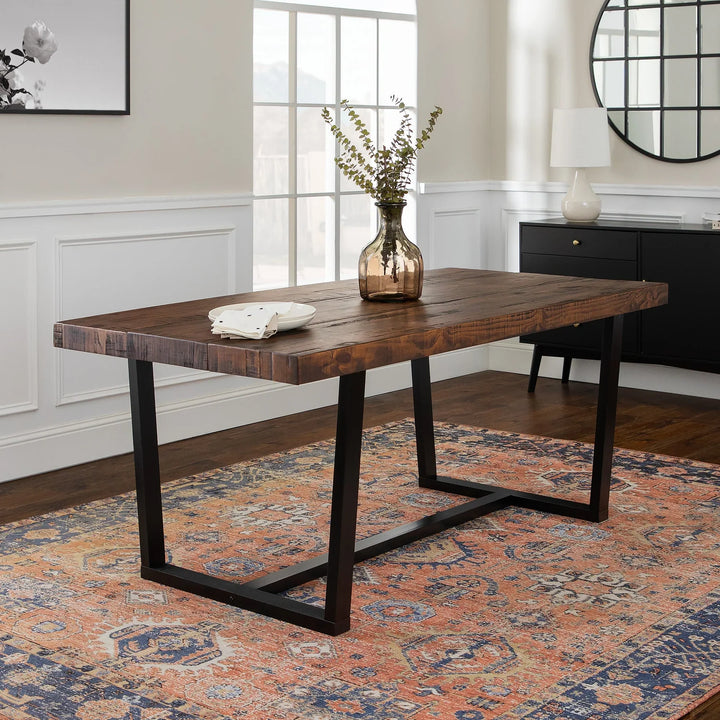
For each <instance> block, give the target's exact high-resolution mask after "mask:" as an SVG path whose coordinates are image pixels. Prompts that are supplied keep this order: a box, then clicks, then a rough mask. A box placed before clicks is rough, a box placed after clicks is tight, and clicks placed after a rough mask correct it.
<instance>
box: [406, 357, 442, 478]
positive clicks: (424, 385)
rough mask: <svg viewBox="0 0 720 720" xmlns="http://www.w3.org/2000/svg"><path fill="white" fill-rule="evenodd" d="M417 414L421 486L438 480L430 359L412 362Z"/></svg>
mask: <svg viewBox="0 0 720 720" xmlns="http://www.w3.org/2000/svg"><path fill="white" fill-rule="evenodd" d="M410 368H411V372H412V386H413V407H414V412H415V442H416V445H417V459H418V476H419V478H420V486H421V487H422V485H423V481H424V480H436V479H437V468H436V462H435V461H436V458H435V431H434V428H433V411H432V390H431V387H430V358H426V357H425V358H419V359H417V360H412V361H411V362H410Z"/></svg>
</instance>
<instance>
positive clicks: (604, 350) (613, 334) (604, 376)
mask: <svg viewBox="0 0 720 720" xmlns="http://www.w3.org/2000/svg"><path fill="white" fill-rule="evenodd" d="M622 327H623V316H622V315H617V316H615V317H610V318H607V319H606V320H605V322H604V326H603V335H602V346H601V351H600V385H599V387H598V401H597V419H596V421H595V450H594V453H593V468H592V485H591V488H590V513H591V518H590V519H591V520H594V521H595V522H600V521H601V520H605V519H607V516H608V506H609V502H610V481H611V475H612V459H613V443H614V441H615V416H616V413H617V397H618V377H619V374H620V351H621V349H622Z"/></svg>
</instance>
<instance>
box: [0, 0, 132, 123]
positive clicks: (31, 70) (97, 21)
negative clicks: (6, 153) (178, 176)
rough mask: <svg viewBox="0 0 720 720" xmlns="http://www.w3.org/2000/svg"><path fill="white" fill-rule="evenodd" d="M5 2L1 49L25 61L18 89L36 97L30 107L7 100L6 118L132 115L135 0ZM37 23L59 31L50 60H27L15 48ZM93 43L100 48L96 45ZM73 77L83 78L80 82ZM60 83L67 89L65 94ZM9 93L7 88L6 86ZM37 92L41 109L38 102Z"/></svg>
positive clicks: (20, 47) (2, 110) (3, 110)
mask: <svg viewBox="0 0 720 720" xmlns="http://www.w3.org/2000/svg"><path fill="white" fill-rule="evenodd" d="M2 2H3V7H4V8H5V9H4V11H3V13H4V21H3V24H2V28H0V49H2V50H4V51H5V55H6V58H11V60H12V62H13V63H16V64H17V63H22V67H19V68H18V71H16V72H19V73H22V77H21V80H22V83H21V85H18V87H22V88H23V89H25V90H27V91H28V93H27V94H26V95H24V97H25V98H27V96H28V95H29V96H30V98H31V99H28V101H27V106H23V105H22V104H21V103H19V102H18V103H16V104H5V105H4V106H2V107H0V116H2V115H129V114H130V0H74V2H72V3H58V2H56V1H55V2H53V0H2ZM69 8H71V9H72V10H73V12H74V13H75V16H76V17H73V14H72V13H70V12H68V9H69ZM24 18H27V20H25V19H24ZM46 18H47V19H46ZM21 19H22V23H21V22H20V20H21ZM13 21H14V23H13ZM36 21H40V22H43V23H45V24H46V25H47V27H48V28H49V29H50V30H51V31H53V33H54V35H55V37H56V39H57V44H58V49H57V52H56V53H55V54H54V55H53V56H52V57H50V59H49V60H47V61H46V63H44V64H42V63H40V62H37V61H34V62H33V61H27V62H24V63H23V59H24V58H23V57H22V56H20V55H18V54H17V53H15V54H13V52H12V51H13V50H21V51H22V50H23V32H24V28H25V27H27V26H30V25H32V24H33V23H34V22H36ZM74 21H76V22H74ZM8 34H10V37H7V35H8ZM93 43H96V49H95V50H92V49H90V48H92V44H93ZM3 67H7V66H4V65H0V71H1V70H2V68H3ZM73 77H77V78H78V81H77V83H75V85H73V79H72V78H73ZM51 83H54V84H52V85H51ZM59 86H62V87H63V88H65V89H66V90H67V92H63V93H60V92H59ZM3 93H5V94H6V93H7V90H6V89H4V88H3V87H0V94H3ZM36 95H37V100H38V103H39V107H37V106H35V101H36ZM6 96H7V95H6ZM21 97H23V96H21ZM65 97H67V98H68V100H67V102H65V101H64V98H65ZM0 99H1V98H0Z"/></svg>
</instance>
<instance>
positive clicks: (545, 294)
mask: <svg viewBox="0 0 720 720" xmlns="http://www.w3.org/2000/svg"><path fill="white" fill-rule="evenodd" d="M667 297H668V289H667V285H666V284H665V283H655V282H635V281H628V280H596V279H590V278H574V277H564V276H558V275H536V274H531V273H508V272H496V271H488V270H465V269H443V270H430V271H427V272H426V273H425V283H424V289H423V295H422V298H421V299H420V300H418V301H413V302H397V303H382V302H367V301H363V300H361V298H360V295H359V294H358V286H357V280H345V281H341V282H332V283H321V284H317V285H304V286H300V287H294V288H283V289H280V290H265V291H261V292H255V293H244V294H239V295H228V296H224V297H216V298H207V299H203V300H192V301H189V302H182V303H173V304H171V305H158V306H156V307H150V308H141V309H137V310H127V311H124V312H117V313H109V314H106V315H96V316H94V317H87V318H81V319H77V320H65V321H63V322H58V323H56V324H55V329H54V340H55V346H56V347H59V348H66V349H69V350H81V351H84V352H92V353H99V354H101V355H114V356H118V357H127V358H132V359H135V360H147V361H151V362H159V363H166V364H169V365H180V366H183V367H191V368H197V369H201V370H211V371H213V372H219V373H227V374H231V375H245V376H247V377H254V378H263V379H266V380H276V381H278V382H284V383H292V384H295V385H299V384H302V383H307V382H313V381H315V380H322V379H324V378H330V377H336V376H338V375H346V374H349V373H353V372H359V371H361V370H368V369H370V368H374V367H381V366H383V365H390V364H392V363H397V362H402V361H404V360H414V359H417V358H420V357H427V356H429V355H435V354H437V353H444V352H449V351H451V350H459V349H461V348H466V347H473V346H475V345H483V344H485V343H489V342H493V341H495V340H502V339H504V338H510V337H515V336H516V335H521V334H525V333H531V332H536V331H539V330H550V329H552V328H557V327H563V326H566V325H571V324H573V323H578V322H588V321H590V320H597V319H600V318H604V317H610V316H612V315H621V314H624V313H627V312H633V311H635V310H644V309H647V308H651V307H655V306H658V305H664V304H665V303H666V302H667ZM290 300H292V301H294V302H299V303H307V304H310V305H313V306H315V307H316V308H317V313H316V315H315V317H314V318H313V320H312V321H311V322H310V323H309V324H308V325H306V326H305V327H304V328H299V329H296V330H289V331H286V332H282V333H278V334H277V335H275V336H273V337H271V338H268V339H266V340H223V339H220V338H219V337H218V336H216V335H213V334H212V333H211V332H210V320H209V319H208V312H209V311H210V310H211V309H213V308H215V307H219V306H221V305H229V304H231V303H246V302H259V301H264V302H269V301H290Z"/></svg>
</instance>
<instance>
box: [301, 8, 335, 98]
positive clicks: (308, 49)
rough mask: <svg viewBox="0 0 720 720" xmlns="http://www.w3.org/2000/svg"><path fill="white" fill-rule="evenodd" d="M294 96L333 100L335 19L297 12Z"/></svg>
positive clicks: (329, 16)
mask: <svg viewBox="0 0 720 720" xmlns="http://www.w3.org/2000/svg"><path fill="white" fill-rule="evenodd" d="M297 99H298V102H301V103H333V102H335V18H334V17H333V16H331V15H315V14H310V13H298V16H297Z"/></svg>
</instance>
